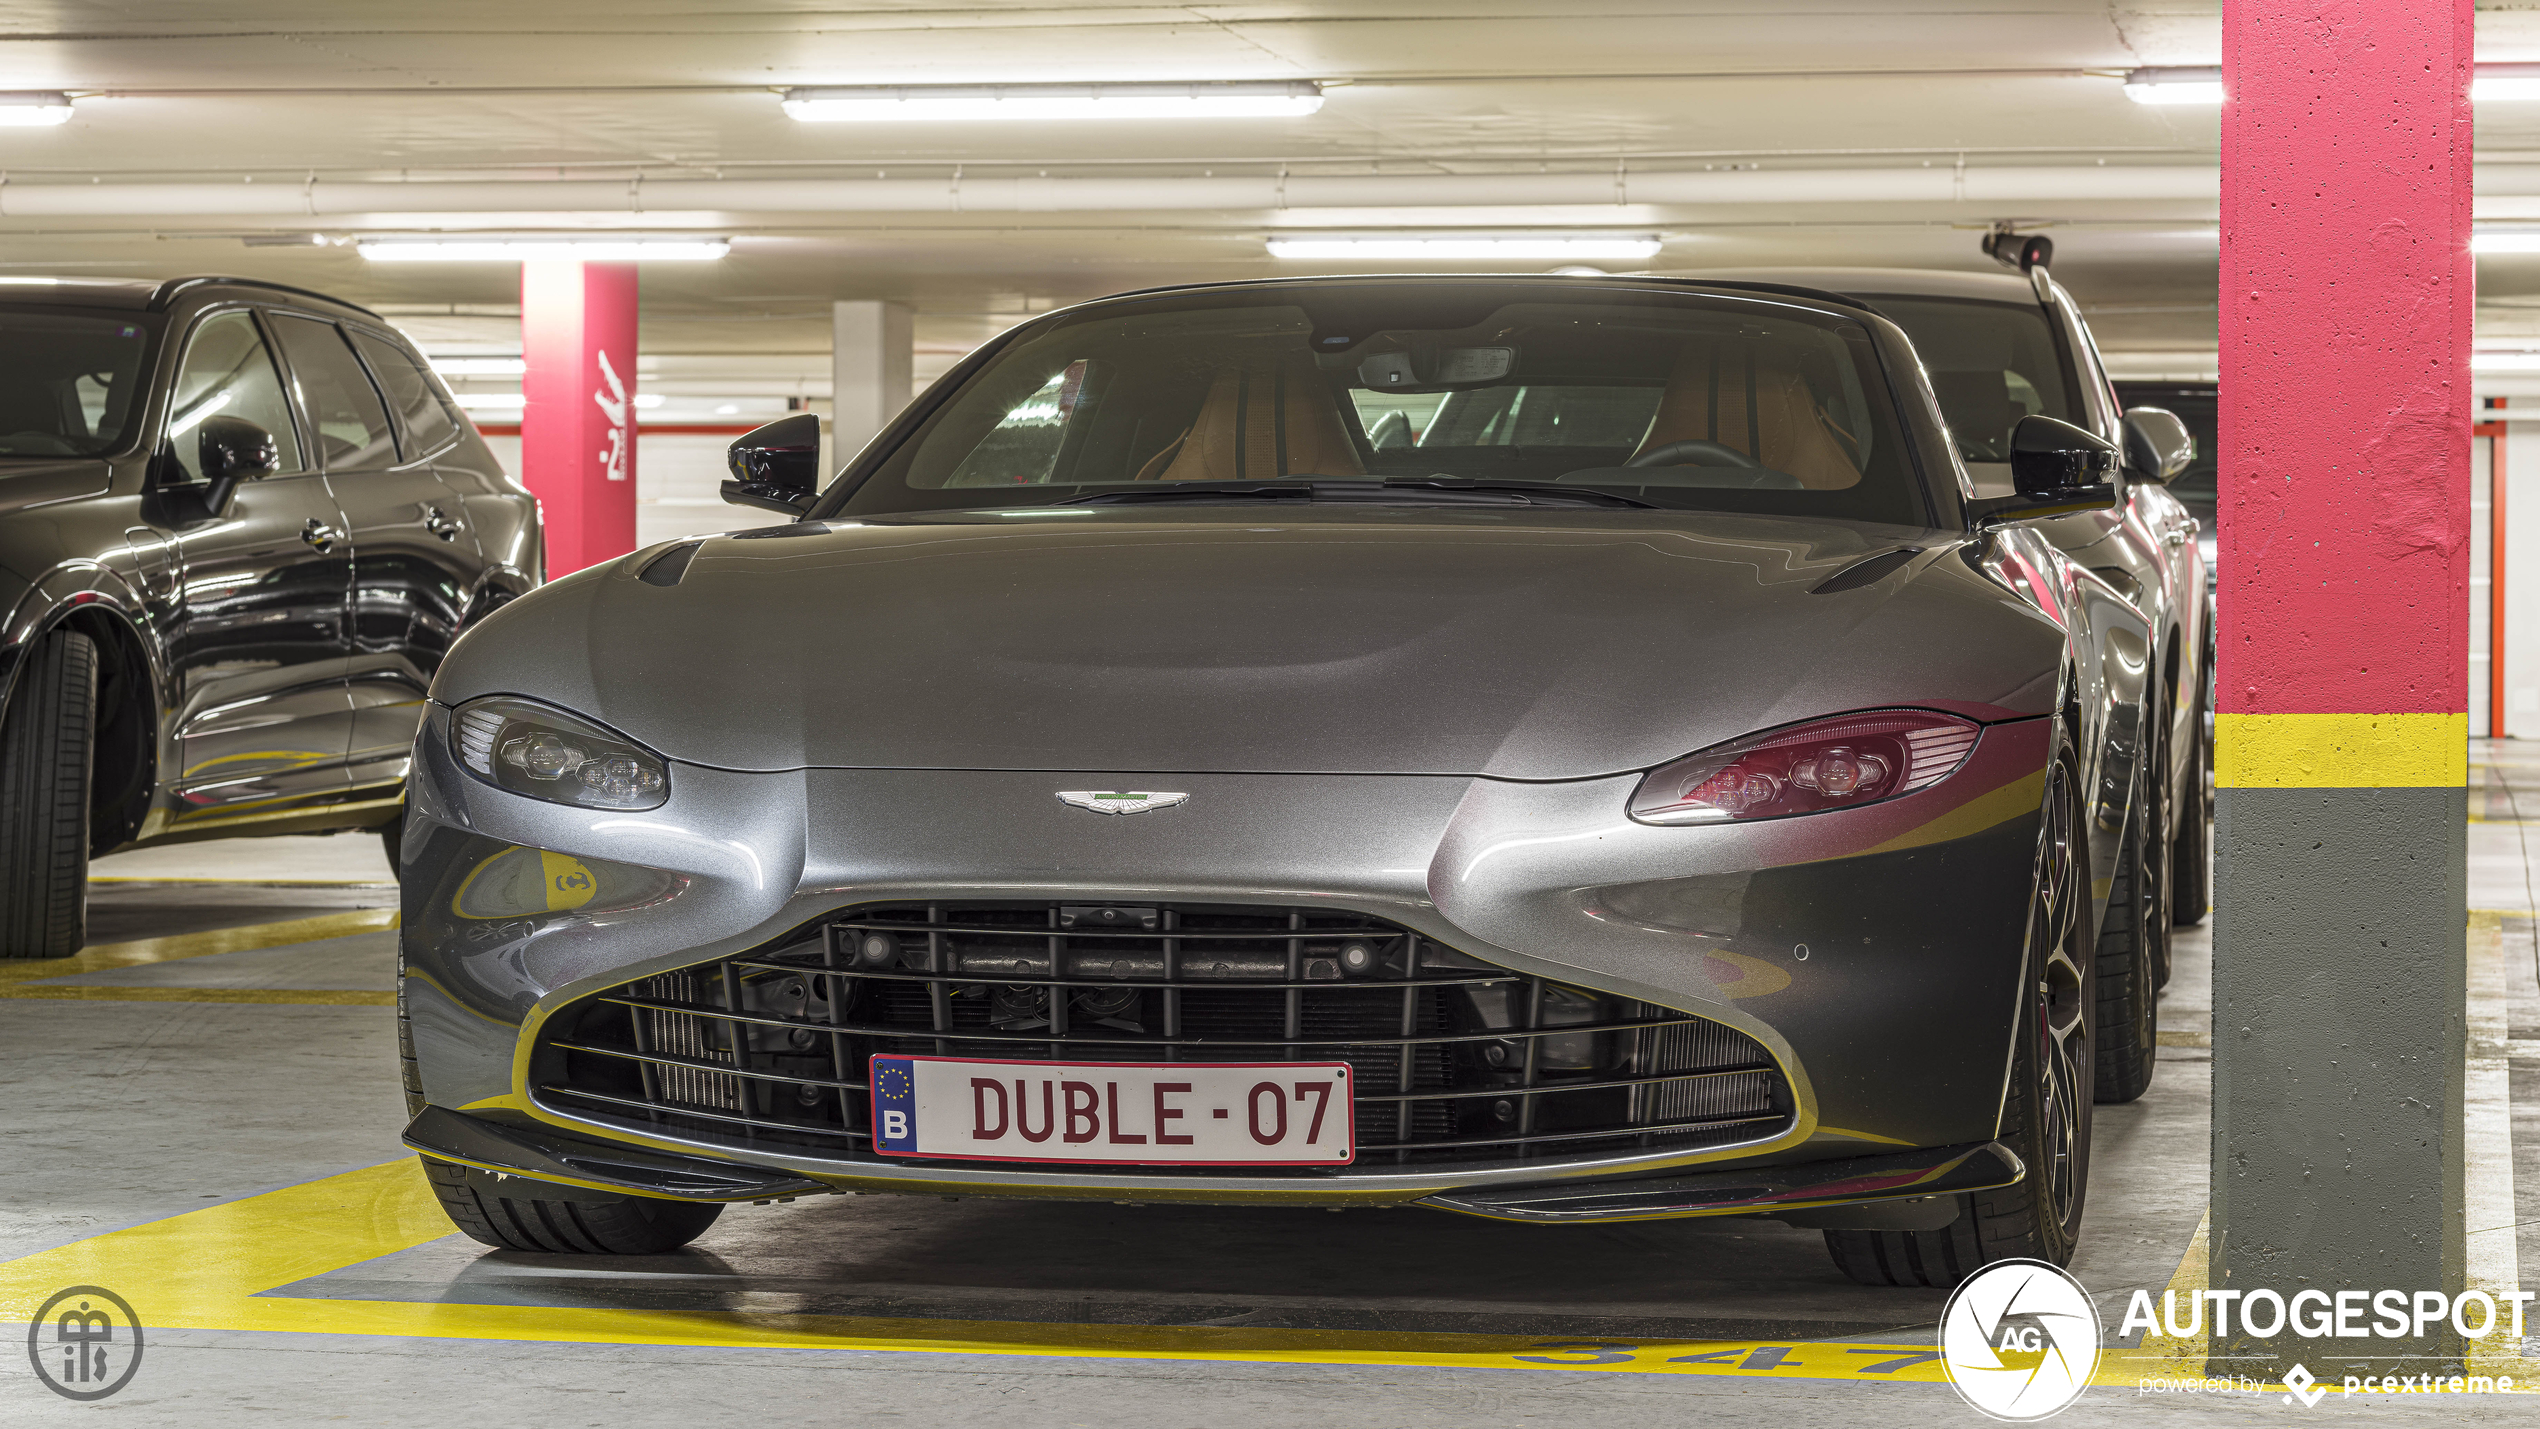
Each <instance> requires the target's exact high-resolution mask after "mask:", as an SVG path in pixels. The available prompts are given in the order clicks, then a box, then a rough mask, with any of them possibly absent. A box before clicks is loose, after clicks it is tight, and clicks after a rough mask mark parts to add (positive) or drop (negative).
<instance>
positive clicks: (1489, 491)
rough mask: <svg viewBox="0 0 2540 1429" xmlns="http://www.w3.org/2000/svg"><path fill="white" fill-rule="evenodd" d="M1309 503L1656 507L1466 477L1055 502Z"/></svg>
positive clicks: (1215, 485) (1326, 480)
mask: <svg viewBox="0 0 2540 1429" xmlns="http://www.w3.org/2000/svg"><path fill="white" fill-rule="evenodd" d="M1263 501H1274V502H1310V503H1313V504H1316V505H1325V504H1329V505H1339V506H1353V505H1355V506H1502V507H1505V506H1598V507H1629V508H1634V509H1637V510H1643V511H1647V510H1654V509H1656V508H1654V507H1652V506H1651V505H1650V504H1649V503H1648V502H1646V501H1634V500H1632V499H1631V498H1630V497H1628V496H1616V495H1614V494H1613V493H1612V492H1606V491H1590V490H1587V489H1585V488H1583V487H1557V486H1535V485H1532V484H1529V483H1526V482H1522V481H1463V480H1458V479H1453V478H1439V477H1415V478H1409V479H1405V480H1399V481H1355V480H1347V479H1344V478H1340V477H1307V478H1303V479H1297V480H1287V481H1264V482H1250V481H1184V482H1175V483H1174V484H1172V485H1170V486H1158V487H1155V488H1152V489H1149V490H1143V491H1100V492H1096V493H1094V494H1093V495H1091V496H1071V497H1069V498H1067V499H1066V500H1064V501H1057V502H1052V503H1051V504H1052V505H1054V506H1162V505H1167V504H1176V503H1179V504H1198V505H1231V504H1234V503H1238V502H1240V503H1255V502H1263Z"/></svg>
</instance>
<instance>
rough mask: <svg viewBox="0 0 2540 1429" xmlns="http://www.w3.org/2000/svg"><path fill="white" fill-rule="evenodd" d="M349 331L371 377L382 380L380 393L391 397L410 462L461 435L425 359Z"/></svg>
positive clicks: (370, 334) (377, 338) (362, 331)
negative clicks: (444, 403)
mask: <svg viewBox="0 0 2540 1429" xmlns="http://www.w3.org/2000/svg"><path fill="white" fill-rule="evenodd" d="M345 331H346V332H347V333H348V334H350V335H351V337H352V339H353V347H354V349H355V350H356V351H358V352H360V353H361V355H362V361H363V362H364V363H365V364H367V365H368V366H369V368H370V375H371V376H372V377H374V378H376V379H378V382H379V390H380V391H381V392H383V393H386V394H387V397H388V406H389V410H390V411H391V412H392V413H394V414H395V416H396V418H397V426H398V428H399V435H398V441H399V443H400V446H401V449H402V450H403V451H404V452H405V454H406V460H408V461H413V460H415V459H417V458H418V457H424V456H429V455H430V454H432V453H433V452H437V451H439V450H440V449H441V448H442V447H443V446H445V445H447V444H448V443H449V440H450V439H451V438H452V437H454V436H457V435H458V431H459V429H458V424H457V422H456V421H455V420H454V419H452V417H451V416H450V409H449V408H447V407H445V406H443V405H442V404H441V394H440V392H439V391H438V390H437V389H436V388H435V386H434V384H433V381H432V374H431V372H430V370H429V369H427V368H426V367H425V366H424V365H423V359H421V358H419V357H417V356H415V355H414V354H413V353H411V352H408V351H407V350H406V349H405V348H404V347H403V346H402V345H400V344H398V343H395V342H392V341H390V340H389V339H387V338H384V337H381V336H380V335H379V334H377V333H374V332H370V331H367V330H365V329H362V328H357V327H356V328H347V329H345Z"/></svg>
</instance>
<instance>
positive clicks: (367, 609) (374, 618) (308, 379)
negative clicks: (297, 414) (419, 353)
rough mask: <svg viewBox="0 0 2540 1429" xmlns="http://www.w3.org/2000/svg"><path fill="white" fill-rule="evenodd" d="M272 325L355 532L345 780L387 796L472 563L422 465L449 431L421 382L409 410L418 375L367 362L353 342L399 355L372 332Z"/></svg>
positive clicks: (298, 320) (308, 320) (436, 482)
mask: <svg viewBox="0 0 2540 1429" xmlns="http://www.w3.org/2000/svg"><path fill="white" fill-rule="evenodd" d="M274 324H275V328H276V331H277V332H278V333H279V334H280V336H281V344H282V353H283V357H284V359H285V360H286V361H287V362H288V363H289V364H290V367H291V374H292V381H293V384H294V385H295V387H296V388H297V389H298V392H299V395H300V401H301V407H302V410H303V411H305V412H306V413H307V414H308V419H309V423H310V426H311V427H312V428H313V429H314V430H315V432H316V434H317V438H316V440H317V444H318V446H319V449H320V452H321V456H322V460H323V463H324V466H325V470H326V481H327V485H328V487H329V488H330V489H332V490H333V492H334V494H335V499H336V501H337V503H338V504H339V505H341V506H342V507H343V509H344V516H345V520H346V521H347V523H348V524H349V526H350V528H351V531H352V542H353V572H352V616H351V618H352V652H351V658H350V660H349V661H348V663H347V665H346V668H345V688H346V693H347V695H348V697H349V698H350V700H351V702H352V709H353V726H352V736H351V751H350V754H349V755H348V759H347V768H348V773H347V778H348V780H349V781H350V783H351V785H352V787H353V788H354V789H356V790H371V791H377V792H379V793H382V794H385V793H386V792H388V791H392V790H394V789H396V788H397V787H399V786H400V785H402V784H403V782H404V780H405V777H406V761H407V758H408V756H409V755H410V753H411V752H412V750H413V747H414V739H415V731H416V729H417V727H418V726H420V724H421V723H422V720H423V708H424V696H425V692H426V691H428V690H429V689H430V688H431V686H432V676H433V673H434V672H435V671H437V670H438V669H439V668H440V666H441V657H442V655H443V653H445V652H446V651H447V650H448V649H449V648H450V642H451V641H452V640H453V639H455V638H456V637H457V634H458V626H459V620H460V618H461V616H462V615H463V614H464V612H465V603H466V598H467V591H468V588H469V585H470V583H471V582H472V581H473V580H474V578H475V571H476V566H477V564H478V558H477V553H476V548H475V544H474V543H473V542H472V541H470V540H469V539H468V538H467V536H466V531H465V528H464V526H463V525H462V523H461V521H460V518H459V515H458V513H459V512H460V511H461V510H462V509H463V508H462V507H461V505H460V503H459V501H458V498H457V497H456V496H455V495H454V494H453V493H452V492H451V491H450V489H449V488H448V487H447V486H445V485H444V484H443V483H442V481H441V479H440V477H439V476H437V475H436V474H434V472H433V469H432V463H431V455H432V452H431V450H430V445H431V444H434V443H436V442H437V444H438V445H443V446H446V445H447V444H448V443H447V441H446V438H447V437H451V436H455V435H456V432H455V428H454V427H451V426H450V425H449V423H448V418H447V416H446V414H444V413H442V411H441V408H440V404H439V402H438V401H437V400H435V399H433V398H432V397H431V394H430V390H429V388H428V387H426V388H424V389H423V397H424V399H425V400H426V402H428V403H429V406H430V411H429V412H418V411H414V410H412V406H413V400H414V392H413V391H412V389H413V388H414V387H415V386H417V385H418V384H419V382H420V374H419V373H417V372H415V371H414V370H413V369H412V368H411V367H407V368H405V369H404V370H403V371H402V372H401V371H400V370H399V369H398V367H397V366H396V365H394V364H391V363H388V362H386V361H385V360H382V361H380V362H379V363H378V364H377V365H376V366H374V367H365V366H364V364H363V362H362V360H361V358H360V356H359V355H358V354H357V353H356V351H355V345H356V344H357V343H360V344H363V345H366V346H368V347H370V348H371V349H372V351H373V352H374V353H380V354H381V355H382V357H383V359H384V357H385V356H386V355H387V354H391V353H394V352H396V348H395V346H394V344H393V343H392V342H390V341H388V340H387V339H385V338H383V337H382V336H381V335H379V334H375V333H369V332H367V331H366V330H364V329H361V328H359V327H351V326H346V325H339V324H336V323H333V322H328V321H326V320H324V319H321V318H316V317H312V316H308V315H305V314H298V313H281V314H276V315H275V317H274ZM374 373H376V380H375V379H374ZM383 392H384V393H385V394H386V396H385V398H383ZM392 408H395V409H397V410H398V411H399V412H400V413H401V414H402V415H403V416H404V417H405V420H404V421H403V422H399V421H396V420H394V419H393V418H392V416H391V409H392ZM436 415H437V416H440V417H441V423H440V425H438V426H435V425H433V424H431V421H430V418H431V417H433V416H436Z"/></svg>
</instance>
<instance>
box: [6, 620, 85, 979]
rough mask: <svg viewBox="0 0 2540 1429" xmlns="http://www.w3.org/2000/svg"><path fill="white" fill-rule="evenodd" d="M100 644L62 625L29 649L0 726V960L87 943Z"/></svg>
mask: <svg viewBox="0 0 2540 1429" xmlns="http://www.w3.org/2000/svg"><path fill="white" fill-rule="evenodd" d="M96 721H97V647H96V645H95V644H93V643H92V642H91V641H90V640H89V638H88V637H87V636H85V635H82V634H80V633H78V632H77V631H73V630H56V631H54V632H52V633H51V634H49V635H46V636H45V637H44V638H43V639H41V640H38V641H37V642H36V643H35V646H34V648H33V649H31V650H29V651H28V652H27V656H26V668H25V669H23V670H22V671H20V672H19V674H18V686H17V692H16V693H15V695H14V696H12V697H11V699H10V701H9V710H8V717H7V721H6V723H5V724H0V958H67V957H69V956H70V955H71V954H73V953H76V952H78V951H79V950H80V948H81V947H82V946H83V945H85V944H86V943H87V941H88V780H89V759H90V748H91V746H92V745H93V744H94V743H95V738H96Z"/></svg>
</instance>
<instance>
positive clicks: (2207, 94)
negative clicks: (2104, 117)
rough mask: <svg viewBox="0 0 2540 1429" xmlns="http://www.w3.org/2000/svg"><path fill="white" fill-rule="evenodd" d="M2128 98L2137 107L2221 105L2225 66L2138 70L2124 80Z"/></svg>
mask: <svg viewBox="0 0 2540 1429" xmlns="http://www.w3.org/2000/svg"><path fill="white" fill-rule="evenodd" d="M2125 97H2126V98H2128V99H2131V100H2133V101H2134V102H2135V103H2137V104H2220V103H2222V102H2223V85H2222V66H2220V65H2198V66H2192V67H2179V66H2172V67H2169V68H2159V69H2139V70H2135V71H2133V72H2131V73H2129V74H2128V75H2127V76H2126V77H2125Z"/></svg>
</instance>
